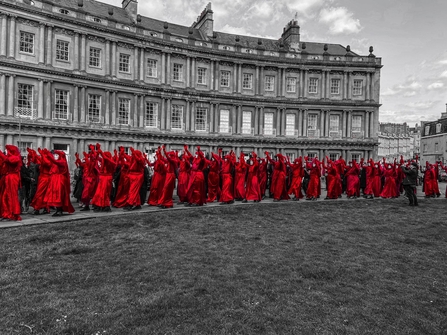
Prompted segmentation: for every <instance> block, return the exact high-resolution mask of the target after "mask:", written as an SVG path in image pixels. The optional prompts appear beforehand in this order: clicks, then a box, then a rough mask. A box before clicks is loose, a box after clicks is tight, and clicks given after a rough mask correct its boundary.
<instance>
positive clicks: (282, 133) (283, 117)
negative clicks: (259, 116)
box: [281, 108, 287, 136]
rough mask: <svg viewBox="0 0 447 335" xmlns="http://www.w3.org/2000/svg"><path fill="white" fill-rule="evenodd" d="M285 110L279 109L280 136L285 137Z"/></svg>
mask: <svg viewBox="0 0 447 335" xmlns="http://www.w3.org/2000/svg"><path fill="white" fill-rule="evenodd" d="M286 117H287V109H286V108H281V136H286Z"/></svg>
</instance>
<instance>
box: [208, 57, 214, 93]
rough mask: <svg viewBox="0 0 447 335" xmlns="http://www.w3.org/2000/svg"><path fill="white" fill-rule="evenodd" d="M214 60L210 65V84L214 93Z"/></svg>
mask: <svg viewBox="0 0 447 335" xmlns="http://www.w3.org/2000/svg"><path fill="white" fill-rule="evenodd" d="M214 63H215V61H214V59H212V60H211V64H210V78H209V83H210V90H211V91H214Z"/></svg>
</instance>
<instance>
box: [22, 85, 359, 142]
mask: <svg viewBox="0 0 447 335" xmlns="http://www.w3.org/2000/svg"><path fill="white" fill-rule="evenodd" d="M33 88H34V86H33V85H29V84H18V96H17V107H18V110H20V111H21V112H20V113H22V114H23V113H26V111H27V110H31V109H32V108H33ZM101 99H102V96H101V95H97V94H89V95H88V107H87V121H88V122H93V123H102V122H103V120H102V118H101V108H102V107H101V106H102V104H101ZM144 108H145V110H144V125H145V126H146V127H153V128H159V123H158V115H159V104H158V103H156V102H151V101H146V102H145V107H144ZM69 111H70V108H69V92H68V91H66V90H60V89H56V90H55V101H54V111H53V119H60V120H68V119H69ZM130 112H131V99H128V98H118V109H117V120H116V121H117V124H120V125H128V124H129V120H130ZM195 112H196V113H195V120H194V125H195V130H196V131H207V130H208V129H207V124H208V120H207V115H208V109H207V108H202V107H198V108H196V111H195ZM183 113H184V106H182V105H176V104H173V105H172V109H171V115H170V121H171V129H173V130H184V124H183ZM24 115H25V114H23V115H22V116H24ZM252 120H253V116H252V112H251V111H242V127H241V133H242V134H253V128H252ZM263 121H264V128H263V134H264V135H276V129H274V113H272V112H265V113H264V120H263ZM362 121H363V118H362V116H361V115H353V116H352V119H351V124H352V127H351V130H352V132H353V133H361V131H362ZM295 122H296V116H295V114H291V113H289V114H286V128H285V135H286V136H294V135H297V134H296V125H295ZM340 124H341V119H340V115H339V114H331V115H329V135H330V136H331V135H333V134H340V129H341V128H340ZM219 125H220V126H219V132H221V133H231V132H232V130H231V126H230V111H229V110H221V111H220V116H219ZM318 129H319V126H318V115H317V114H312V113H309V114H308V116H307V130H308V133H309V134H311V133H312V132H317V131H318ZM315 135H316V133H315Z"/></svg>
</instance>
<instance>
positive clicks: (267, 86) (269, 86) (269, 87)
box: [264, 75, 275, 92]
mask: <svg viewBox="0 0 447 335" xmlns="http://www.w3.org/2000/svg"><path fill="white" fill-rule="evenodd" d="M264 91H266V92H273V91H275V76H270V75H267V76H265V78H264Z"/></svg>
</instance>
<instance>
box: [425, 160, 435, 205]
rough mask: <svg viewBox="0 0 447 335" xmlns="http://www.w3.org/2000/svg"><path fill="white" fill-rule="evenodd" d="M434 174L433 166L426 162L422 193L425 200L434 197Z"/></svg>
mask: <svg viewBox="0 0 447 335" xmlns="http://www.w3.org/2000/svg"><path fill="white" fill-rule="evenodd" d="M435 182H436V174H435V169H434V168H433V165H432V164H430V163H429V162H428V161H427V162H426V164H425V173H424V193H425V197H426V198H435V197H436V187H435Z"/></svg>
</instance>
